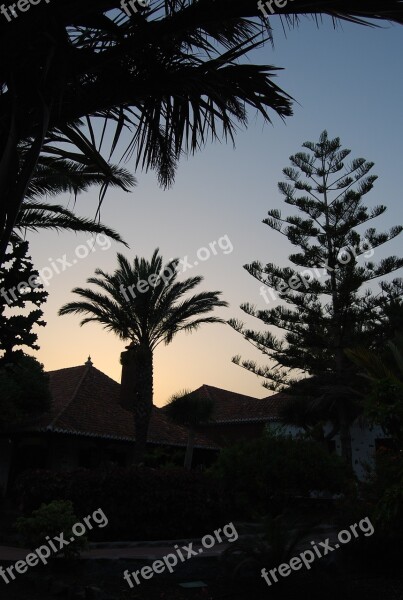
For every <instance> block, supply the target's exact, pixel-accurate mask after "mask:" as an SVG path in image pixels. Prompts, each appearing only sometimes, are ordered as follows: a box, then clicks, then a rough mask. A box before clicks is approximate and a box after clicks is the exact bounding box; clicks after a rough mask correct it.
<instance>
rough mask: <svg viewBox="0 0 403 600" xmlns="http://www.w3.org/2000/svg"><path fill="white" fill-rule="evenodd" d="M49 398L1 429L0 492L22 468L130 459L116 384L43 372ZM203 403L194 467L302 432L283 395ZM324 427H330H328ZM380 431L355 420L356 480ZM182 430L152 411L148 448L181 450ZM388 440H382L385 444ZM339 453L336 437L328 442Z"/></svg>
mask: <svg viewBox="0 0 403 600" xmlns="http://www.w3.org/2000/svg"><path fill="white" fill-rule="evenodd" d="M49 378H50V390H51V394H52V398H53V403H52V408H51V410H50V412H48V413H45V414H43V415H42V416H41V417H40V418H39V419H37V420H36V421H35V422H31V423H29V424H27V425H25V426H24V427H19V428H18V429H13V431H9V432H3V434H2V436H1V437H0V489H3V491H4V490H5V489H6V488H7V485H8V484H10V483H12V482H13V481H14V480H15V477H16V476H17V475H18V474H19V473H21V472H22V471H23V470H25V469H28V468H48V469H55V470H59V469H74V468H78V467H87V468H93V467H97V466H99V465H102V464H105V463H108V462H113V463H116V464H119V465H122V466H125V465H128V464H130V462H131V458H132V454H133V448H134V442H135V431H134V419H133V415H132V413H131V411H129V410H126V409H125V408H123V407H122V405H121V386H120V384H119V383H117V382H116V381H114V380H113V379H111V378H110V377H108V376H107V375H105V374H104V373H102V372H101V371H99V370H98V369H96V368H95V367H94V365H93V364H92V362H91V360H88V361H87V362H86V363H85V364H84V365H81V366H77V367H70V368H66V369H59V370H57V371H51V372H50V373H49ZM192 393H193V394H197V395H198V396H201V397H204V398H209V399H210V400H211V401H212V403H213V406H214V413H213V419H212V420H211V421H210V422H208V423H206V424H203V425H201V426H199V428H198V431H197V435H196V439H195V452H194V463H193V464H195V465H201V464H203V465H206V464H211V462H213V460H214V458H215V457H216V456H217V454H218V452H219V451H220V449H221V448H223V447H225V446H229V445H231V444H233V443H236V442H239V441H242V440H250V439H254V438H256V437H259V436H260V435H261V434H262V433H263V432H264V431H265V429H273V428H279V427H281V428H282V432H283V433H284V435H292V436H296V435H298V434H299V433H301V431H302V430H301V429H298V428H297V427H293V426H288V425H284V424H283V423H282V420H281V417H280V408H281V406H283V404H284V402H286V401H287V395H286V394H284V393H280V394H274V395H272V396H268V397H266V398H262V399H258V398H254V397H251V396H246V395H243V394H238V393H236V392H231V391H228V390H223V389H220V388H217V387H213V386H210V385H202V386H201V387H200V388H198V389H197V390H195V391H194V392H192ZM329 427H330V426H329ZM385 438H386V436H385V435H384V434H383V432H382V430H381V428H379V427H374V428H373V429H370V428H368V427H367V426H365V425H364V424H363V423H360V422H358V421H357V422H356V423H354V425H353V426H352V428H351V439H352V451H353V466H354V469H355V472H356V474H357V476H358V477H360V478H363V477H364V476H365V473H366V469H365V464H367V465H369V466H370V467H371V466H373V463H374V456H375V450H376V447H377V446H378V445H380V444H385ZM187 440H188V431H187V429H186V428H184V427H181V426H179V425H177V424H175V423H173V422H172V421H171V420H170V419H169V418H168V417H167V415H166V414H165V410H164V408H158V407H156V406H154V408H153V413H152V418H151V423H150V429H149V434H148V447H149V449H150V450H151V449H159V450H161V451H164V452H168V453H173V452H174V451H175V450H182V451H184V449H185V447H186V445H187ZM386 443H387V440H386ZM332 446H333V448H332V449H333V450H334V451H336V452H338V453H340V440H339V436H338V435H336V436H335V437H334V438H333V440H332Z"/></svg>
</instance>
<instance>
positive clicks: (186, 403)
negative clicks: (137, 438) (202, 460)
mask: <svg viewBox="0 0 403 600" xmlns="http://www.w3.org/2000/svg"><path fill="white" fill-rule="evenodd" d="M164 411H165V413H166V414H167V415H168V417H170V418H171V419H172V420H173V421H175V422H176V423H178V424H179V425H184V426H185V427H187V429H188V443H187V447H186V454H185V463H184V467H185V469H191V468H192V459H193V449H194V445H195V437H196V429H197V427H198V426H199V425H202V424H203V423H207V422H208V421H211V419H212V416H213V412H214V403H213V401H212V400H211V399H210V398H203V397H201V396H199V395H197V394H196V393H195V392H192V391H190V390H184V391H183V392H180V393H179V394H174V395H173V396H172V397H171V398H170V399H169V400H168V404H166V406H165V407H164Z"/></svg>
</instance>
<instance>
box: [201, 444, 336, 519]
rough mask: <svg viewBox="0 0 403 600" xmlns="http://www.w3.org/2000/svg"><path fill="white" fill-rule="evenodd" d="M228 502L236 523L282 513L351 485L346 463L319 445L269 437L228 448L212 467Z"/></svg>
mask: <svg viewBox="0 0 403 600" xmlns="http://www.w3.org/2000/svg"><path fill="white" fill-rule="evenodd" d="M212 475H213V476H214V477H215V478H216V479H217V480H218V481H219V483H220V485H221V488H222V492H223V494H224V496H225V497H226V498H227V501H228V505H229V510H230V514H231V518H239V517H240V518H254V517H256V516H259V515H264V514H267V512H273V513H275V512H277V511H278V510H280V508H282V507H284V506H285V505H286V504H287V502H288V501H290V500H291V499H293V498H295V497H298V496H307V495H309V492H310V491H313V490H320V491H329V492H340V491H342V490H343V488H344V486H345V485H346V483H347V475H346V469H345V467H344V464H343V462H342V460H341V458H340V457H339V456H336V455H331V454H329V453H328V452H327V450H325V449H324V448H323V447H322V446H321V445H320V444H319V443H318V442H314V441H307V440H301V439H292V438H290V437H281V436H277V435H273V434H272V433H267V434H265V435H264V436H262V437H261V438H259V439H257V440H253V441H250V442H243V443H241V444H237V445H235V446H231V447H229V448H227V449H225V450H224V451H223V452H222V453H221V454H220V456H219V459H218V461H217V463H216V464H215V465H214V466H213V467H212Z"/></svg>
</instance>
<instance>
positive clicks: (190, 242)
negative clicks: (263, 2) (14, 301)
mask: <svg viewBox="0 0 403 600" xmlns="http://www.w3.org/2000/svg"><path fill="white" fill-rule="evenodd" d="M273 25H274V27H275V29H274V33H275V48H274V49H272V48H271V46H270V45H267V46H265V48H263V49H260V50H258V51H256V52H255V53H254V54H253V56H251V57H250V60H251V61H253V62H256V63H262V64H273V65H276V66H279V67H284V69H285V70H284V71H280V72H279V74H278V77H277V83H278V84H279V85H280V86H281V87H282V88H283V89H285V90H286V91H287V92H288V93H289V94H291V95H292V96H293V97H294V98H295V99H296V101H297V102H296V103H295V105H294V111H295V114H294V116H293V117H290V118H288V119H287V121H286V123H283V122H282V121H281V119H279V118H277V117H276V116H275V115H273V126H270V125H264V124H263V122H262V119H261V117H259V116H256V115H255V114H251V115H250V122H249V127H248V129H247V130H246V131H245V130H243V131H240V132H239V134H238V136H237V147H236V149H235V150H234V149H233V148H232V146H231V145H229V144H225V143H222V144H219V143H217V144H215V145H211V144H209V145H208V146H207V147H206V148H205V149H204V151H203V152H201V153H199V154H197V155H196V156H195V157H191V158H189V159H188V160H183V161H182V162H181V164H180V166H179V169H178V173H177V176H176V182H175V185H174V186H173V187H172V188H171V189H170V190H168V191H164V190H162V189H160V188H159V187H158V184H157V181H156V178H155V175H154V174H153V173H149V174H144V173H141V172H140V173H136V176H137V178H138V185H137V187H136V188H135V190H134V192H133V193H131V194H125V193H123V192H115V191H109V192H108V196H107V198H106V200H105V202H104V205H103V208H102V215H101V216H102V220H103V221H104V222H105V223H107V224H108V225H109V226H111V227H113V228H115V229H117V230H118V231H119V232H120V233H121V235H122V236H123V238H124V239H125V240H126V241H127V242H128V243H129V245H130V251H129V250H126V249H125V248H124V247H122V246H120V245H118V244H115V243H112V245H111V248H110V249H109V250H103V249H101V248H100V247H99V246H98V247H97V246H95V248H96V251H95V252H94V253H92V254H90V256H88V257H87V258H83V259H80V260H77V263H76V264H75V265H73V266H72V267H71V268H69V269H68V270H66V271H65V272H63V273H61V274H59V275H55V276H54V278H53V279H52V280H51V281H50V283H49V286H48V291H49V294H50V296H49V299H48V302H47V304H46V305H45V310H44V312H45V319H46V321H47V324H48V326H47V327H46V328H41V329H39V344H40V347H41V348H40V350H39V352H37V353H36V355H37V357H38V358H39V360H40V361H41V362H43V363H44V365H45V368H46V370H53V369H60V368H64V367H70V366H75V365H79V364H82V363H84V362H85V360H86V358H87V356H88V354H90V355H91V357H92V361H93V363H94V365H95V366H96V367H97V368H98V369H100V370H102V371H103V372H104V373H106V374H108V375H109V376H110V377H112V378H113V379H116V380H117V381H119V379H120V365H119V354H120V352H121V351H122V350H123V349H124V348H123V344H122V343H121V342H120V341H119V340H118V339H117V338H116V337H114V336H113V334H110V333H108V332H106V331H104V330H103V329H102V328H101V326H100V325H97V324H90V325H86V326H84V327H80V326H79V318H78V317H76V316H65V317H58V316H57V311H58V309H59V308H60V306H61V305H62V304H63V303H65V302H66V301H68V300H72V299H73V294H71V289H72V288H73V287H74V286H76V285H80V286H81V285H84V284H85V280H86V278H87V277H89V276H91V275H92V274H93V271H94V269H95V268H96V267H98V266H100V267H102V268H103V269H104V270H106V271H113V270H114V268H115V266H116V252H117V251H122V252H123V253H125V254H126V255H127V256H134V255H136V254H137V255H140V256H147V257H149V256H150V255H151V253H152V251H153V250H154V249H155V248H156V247H159V248H160V251H161V253H162V255H163V256H164V258H166V259H170V258H171V257H184V256H186V255H187V256H188V258H189V262H191V263H194V262H195V261H196V260H197V258H196V253H197V251H198V249H199V248H201V247H208V245H209V243H210V242H213V241H217V240H218V239H219V238H221V237H223V236H228V238H229V239H230V241H231V243H232V246H233V251H232V252H231V253H227V254H224V253H223V252H222V251H221V250H219V249H218V250H219V253H218V254H217V255H216V256H211V258H210V259H209V260H207V261H205V262H200V264H199V265H197V266H194V267H193V268H192V270H188V271H187V272H186V274H184V275H183V277H185V276H189V275H196V274H201V275H203V277H204V278H205V281H204V282H203V284H202V285H203V287H204V288H205V289H210V290H222V292H223V296H224V298H225V299H226V300H227V301H228V302H229V303H230V307H229V308H228V309H223V310H222V311H220V313H217V314H221V315H222V316H223V317H225V318H230V317H239V318H242V317H243V313H242V311H241V310H240V309H239V305H240V304H241V303H242V302H245V301H248V302H251V303H254V304H257V305H258V306H260V307H261V308H264V306H265V304H264V301H263V299H262V298H261V297H260V296H259V287H260V284H259V283H258V282H257V281H256V280H254V279H253V278H252V277H251V276H250V275H248V273H247V272H246V271H245V270H244V269H243V268H242V265H243V264H245V263H249V262H252V261H253V260H260V261H261V262H263V263H267V262H276V263H279V264H282V265H285V264H287V256H288V255H289V254H290V253H291V246H290V245H289V244H288V242H287V240H286V239H285V238H284V237H283V236H281V235H280V234H278V235H276V234H275V233H274V232H272V230H271V229H269V227H267V226H266V225H263V224H262V219H264V218H265V216H266V214H267V210H269V209H270V208H283V209H284V204H283V202H282V199H281V196H280V194H279V193H278V191H277V182H278V181H280V180H282V179H283V177H282V169H283V168H284V167H285V166H287V165H288V164H289V163H288V158H289V156H290V155H291V154H294V153H295V152H298V151H299V150H300V149H301V144H302V143H303V142H305V141H307V140H310V141H317V139H318V137H319V135H320V133H321V131H322V130H323V129H327V130H328V132H329V135H330V136H332V137H336V136H339V137H340V138H341V141H342V145H343V146H344V147H347V148H350V149H351V150H352V154H351V156H352V157H354V158H356V157H364V158H366V159H367V160H371V161H374V162H375V167H374V170H373V172H374V173H376V174H377V175H379V180H378V181H377V183H376V185H375V189H374V190H373V191H372V192H371V193H370V194H369V195H368V196H367V197H366V199H367V203H368V204H369V205H370V206H375V205H377V204H381V203H382V204H386V205H387V206H388V209H389V210H388V212H387V213H386V215H384V216H383V217H381V218H379V219H378V220H377V221H375V222H374V224H376V227H377V228H378V229H381V230H382V229H387V228H388V227H390V226H392V225H394V224H397V223H402V222H403V214H402V213H403V208H402V206H403V203H402V199H401V196H402V189H401V174H402V170H403V108H402V107H403V80H402V77H401V74H402V67H401V63H402V56H403V30H402V29H401V28H399V27H398V26H393V25H387V24H386V25H384V27H383V28H382V29H373V28H365V27H359V26H355V25H351V24H343V26H340V27H339V28H338V29H336V30H334V29H333V26H332V23H331V21H330V20H326V21H325V23H324V24H323V25H322V26H321V27H320V28H319V29H318V28H317V27H316V26H315V25H314V24H313V23H312V22H311V21H309V20H306V21H304V22H303V23H302V25H301V27H300V28H299V29H296V30H292V31H287V34H286V36H285V34H284V32H283V31H282V28H281V25H280V22H279V20H277V21H276V22H275V21H274V20H273ZM125 166H126V167H127V168H130V164H128V165H125ZM64 200H65V202H66V203H68V204H69V206H72V199H69V198H65V199H64ZM58 201H62V198H60V199H58ZM96 204H97V191H96V190H94V191H93V192H91V193H89V194H87V195H85V196H80V197H79V199H78V201H77V204H76V209H77V212H78V213H79V214H82V215H86V216H93V215H94V214H95V210H96ZM89 237H90V236H89V235H86V234H80V235H75V234H68V233H66V234H57V233H54V232H46V233H40V234H39V235H38V234H30V235H29V236H28V239H29V240H30V241H31V245H30V249H31V254H32V257H33V260H34V262H35V265H36V266H37V267H38V268H41V267H44V266H46V265H49V264H50V262H51V260H54V259H56V258H59V257H62V256H63V255H64V254H67V258H68V260H69V261H72V260H73V259H74V258H75V249H76V247H77V246H78V245H80V244H83V243H84V244H85V242H86V240H88V239H89ZM402 239H403V238H398V239H397V240H394V241H393V242H391V243H390V244H388V246H387V253H388V254H401V245H402ZM378 256H379V257H381V256H382V254H381V252H379V255H378ZM375 258H377V255H376V256H375ZM248 324H249V325H251V326H253V327H256V328H258V329H259V328H260V329H261V327H260V325H261V324H260V322H259V321H257V320H256V322H255V320H253V319H252V320H249V321H248ZM234 354H241V355H242V356H243V357H244V358H255V359H257V360H258V361H259V360H260V355H259V353H258V352H257V351H255V350H254V349H253V348H252V346H250V345H249V344H248V343H247V342H246V341H244V340H243V339H242V338H241V336H240V335H239V334H237V333H236V332H234V331H233V330H232V329H231V328H230V327H229V326H224V325H206V326H205V327H204V328H201V329H200V330H199V331H197V332H195V333H193V334H189V335H187V334H181V335H178V337H177V338H176V339H174V341H173V343H172V344H171V345H170V346H163V345H160V346H159V347H158V349H157V351H156V356H155V399H154V401H155V403H156V404H157V405H162V404H164V403H165V402H166V401H167V400H168V398H169V396H170V395H171V394H172V393H174V392H178V391H180V390H182V389H184V388H188V389H195V388H197V387H199V386H200V385H202V384H204V383H205V384H209V385H213V386H218V387H222V388H225V389H229V390H233V391H237V392H240V393H244V394H249V395H252V396H255V397H264V396H267V395H268V392H267V391H266V390H265V389H264V388H263V387H262V386H261V383H260V382H259V380H258V378H257V377H255V376H253V375H252V374H250V373H248V372H247V371H245V370H243V369H242V368H240V367H237V366H236V365H233V364H232V363H231V357H232V356H233V355H234ZM260 362H261V361H260Z"/></svg>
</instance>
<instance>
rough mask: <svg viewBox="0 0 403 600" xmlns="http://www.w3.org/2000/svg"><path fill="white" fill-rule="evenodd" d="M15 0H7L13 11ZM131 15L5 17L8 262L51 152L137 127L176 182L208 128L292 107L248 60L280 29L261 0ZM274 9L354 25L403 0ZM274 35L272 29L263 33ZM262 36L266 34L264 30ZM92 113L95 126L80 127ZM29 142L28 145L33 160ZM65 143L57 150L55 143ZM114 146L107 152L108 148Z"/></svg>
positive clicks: (40, 12)
mask: <svg viewBox="0 0 403 600" xmlns="http://www.w3.org/2000/svg"><path fill="white" fill-rule="evenodd" d="M9 4H10V2H9V0H6V1H5V2H4V3H3V8H4V7H5V10H6V11H7V6H9ZM135 6H136V11H134V10H133V11H131V13H130V10H129V15H130V14H131V16H128V15H127V14H126V12H125V11H124V9H123V8H122V6H121V3H120V0H86V2H83V1H82V0H58V1H57V3H56V2H55V3H41V4H40V5H39V6H35V9H34V10H30V11H29V14H28V15H25V14H20V15H17V18H16V16H15V15H14V16H12V15H11V14H9V15H8V17H6V16H5V15H4V14H3V15H2V18H1V19H0V73H1V78H0V148H1V153H0V197H1V198H3V199H4V202H2V204H0V263H1V261H2V258H3V256H4V252H5V249H6V246H7V242H8V239H9V237H10V235H11V231H12V229H13V227H14V224H15V220H16V218H17V215H18V212H19V210H20V207H21V204H22V201H23V199H24V196H25V190H26V187H27V185H28V184H29V181H30V179H31V177H32V173H33V172H34V169H35V165H36V163H37V161H38V158H39V156H40V155H41V154H43V153H44V152H45V153H46V152H49V151H50V152H53V153H55V152H56V154H57V153H58V152H59V156H63V155H64V157H66V152H67V151H66V149H65V147H64V146H62V147H60V146H59V144H63V142H67V143H70V144H72V145H73V147H74V153H76V154H77V153H81V154H82V155H83V156H88V155H89V154H91V155H93V156H94V157H95V156H96V157H98V159H99V160H100V162H101V161H102V160H103V159H102V152H101V148H102V143H98V142H96V139H95V138H96V135H95V133H94V132H100V135H99V137H100V142H102V141H103V140H104V137H105V136H104V133H105V129H103V127H102V124H101V127H100V128H98V127H97V125H94V126H93V123H92V120H95V121H96V120H97V119H98V118H99V119H101V120H102V119H104V120H105V128H107V126H108V124H111V125H112V126H114V127H115V132H114V135H113V142H112V147H111V150H112V151H113V150H114V149H115V148H116V147H117V146H118V142H119V140H120V139H121V134H122V131H124V130H127V131H130V135H131V140H130V142H129V146H128V149H127V155H128V156H131V155H132V154H134V155H135V166H136V167H137V166H142V167H145V168H153V169H156V170H157V172H158V175H159V177H160V180H161V182H162V183H163V184H168V183H170V182H172V180H173V176H174V171H175V167H176V164H177V161H178V160H179V158H180V156H181V155H182V153H188V152H190V153H193V152H195V151H196V150H198V149H200V148H201V147H203V146H204V144H205V143H206V141H207V139H208V138H211V139H213V140H214V139H222V138H224V139H226V138H228V137H229V138H230V139H233V137H234V134H235V124H236V123H238V122H240V123H242V124H244V123H245V122H246V110H245V108H246V107H248V106H249V107H252V108H255V109H257V110H258V111H259V112H260V113H261V114H262V115H263V117H264V119H266V120H269V116H268V112H267V111H268V110H269V109H270V110H273V111H275V112H276V113H277V114H279V115H280V116H281V117H285V116H287V115H290V114H291V108H290V105H291V104H290V98H289V96H288V95H287V94H285V93H284V92H282V90H280V89H279V88H278V87H277V86H276V85H274V84H273V82H272V80H271V78H272V77H273V75H274V72H275V68H273V67H271V66H268V65H266V66H261V65H250V64H238V59H240V58H242V57H243V56H245V55H246V54H248V53H249V52H250V51H252V50H253V49H255V48H256V46H257V45H258V44H259V43H260V42H259V41H258V36H259V35H260V36H261V37H260V40H261V41H263V40H267V39H268V38H270V37H271V35H270V23H271V22H269V21H267V24H268V28H267V29H266V27H265V26H264V24H263V23H264V19H263V21H261V20H260V19H256V17H262V12H261V11H260V9H259V7H258V3H257V2H256V0H220V2H216V1H215V0H199V1H198V2H194V0H169V1H166V0H151V4H150V6H149V7H147V8H142V7H141V6H140V4H138V3H137V4H135ZM276 13H277V14H278V15H280V16H282V17H283V18H284V20H285V23H286V24H288V25H290V26H293V25H295V24H298V22H299V19H300V17H301V16H304V15H310V16H312V17H313V18H315V19H317V21H318V23H320V18H321V16H322V15H330V16H332V17H333V18H334V19H346V20H349V21H352V22H355V23H362V22H365V20H367V19H383V20H393V21H395V22H398V23H402V22H403V5H402V3H401V2H400V1H399V0H378V1H373V2H369V3H366V4H365V6H363V2H362V0H355V1H348V2H347V1H346V0H334V1H333V2H325V1H322V2H320V1H319V2H318V1H316V0H315V2H313V1H310V2H306V1H305V0H304V1H302V0H294V1H293V2H286V3H285V5H284V6H283V7H282V8H278V7H277V6H276ZM266 31H267V32H268V35H264V34H265V32H266ZM262 34H263V35H262ZM80 123H81V124H83V123H86V124H87V126H88V136H84V135H83V134H82V132H80V131H79V129H78V124H80ZM21 141H26V142H27V144H29V153H28V155H27V157H26V159H25V160H21V157H20V156H19V154H18V146H19V144H20V142H21ZM57 148H58V149H57ZM108 153H109V152H108Z"/></svg>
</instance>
